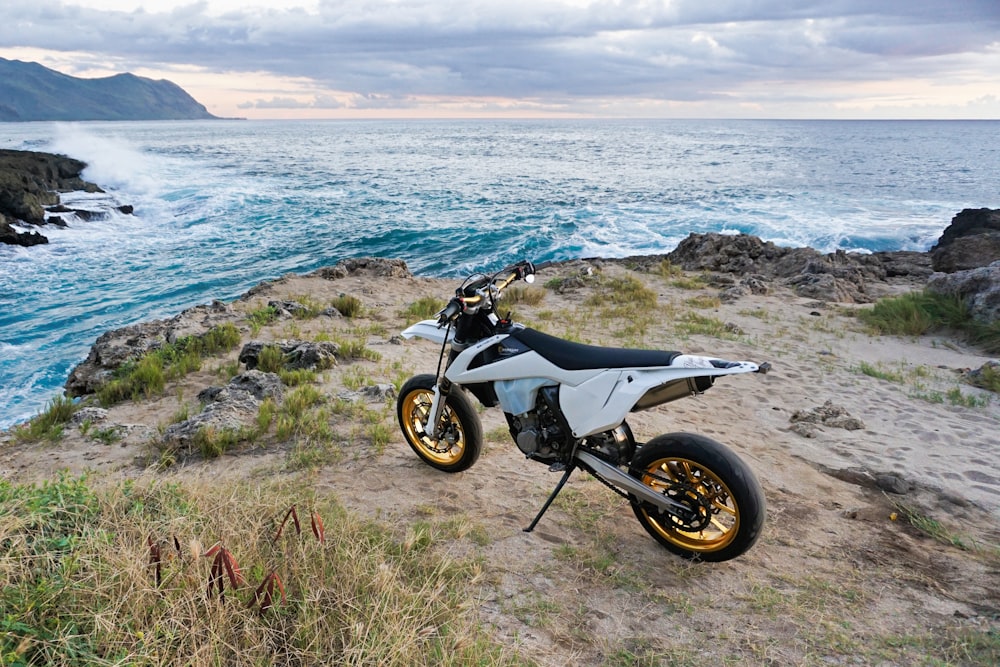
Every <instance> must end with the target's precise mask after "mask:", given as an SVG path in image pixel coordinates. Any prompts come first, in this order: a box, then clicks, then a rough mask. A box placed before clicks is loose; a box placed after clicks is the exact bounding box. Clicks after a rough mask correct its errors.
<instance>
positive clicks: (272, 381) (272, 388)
mask: <svg viewBox="0 0 1000 667" xmlns="http://www.w3.org/2000/svg"><path fill="white" fill-rule="evenodd" d="M224 391H229V392H233V391H244V392H246V393H248V394H250V395H251V396H253V397H254V398H255V399H257V400H258V401H263V400H264V399H265V398H273V399H275V400H276V401H279V402H280V401H281V397H282V395H283V394H284V391H285V385H283V384H282V383H281V378H280V377H278V375H277V374H276V373H265V372H263V371H259V370H256V369H254V370H249V371H246V372H244V373H240V374H239V375H237V376H236V377H234V378H233V379H232V380H230V381H229V384H227V385H226V386H225V387H208V388H207V389H203V390H202V391H200V392H199V393H198V401H199V402H201V403H211V402H213V401H216V400H218V399H219V396H220V395H221V394H222V393H223V392H224Z"/></svg>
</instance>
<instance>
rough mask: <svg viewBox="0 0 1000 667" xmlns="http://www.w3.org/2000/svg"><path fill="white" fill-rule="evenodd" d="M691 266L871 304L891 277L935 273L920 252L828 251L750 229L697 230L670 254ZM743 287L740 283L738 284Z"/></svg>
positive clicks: (756, 286)
mask: <svg viewBox="0 0 1000 667" xmlns="http://www.w3.org/2000/svg"><path fill="white" fill-rule="evenodd" d="M660 257H661V258H665V259H667V260H669V261H670V262H671V263H672V264H674V265H677V266H680V267H681V268H683V269H685V270H687V271H715V272H721V273H729V274H733V275H735V276H740V278H739V280H740V283H741V284H742V283H744V282H746V281H747V280H748V279H752V281H751V284H747V285H745V287H746V290H738V291H747V292H756V293H760V291H761V289H762V288H761V284H762V283H763V282H766V281H776V282H778V283H780V284H782V285H786V286H789V287H791V288H793V289H794V290H795V291H796V293H798V294H799V295H801V296H805V297H809V298H813V299H821V300H823V301H839V302H844V303H870V302H872V301H875V300H876V299H878V298H879V297H881V296H883V295H884V292H885V290H884V285H885V283H886V281H887V280H889V279H900V280H908V281H911V282H919V281H922V280H924V279H926V278H927V277H929V276H930V275H931V273H932V271H931V267H930V258H929V257H928V256H927V254H926V253H920V252H905V251H899V252H876V253H871V254H861V253H847V252H844V251H842V250H838V251H837V252H834V253H830V254H826V255H824V254H822V253H820V252H819V251H817V250H814V249H812V248H785V247H781V246H777V245H775V244H774V243H771V242H770V241H762V240H761V239H759V238H758V237H756V236H750V235H748V234H739V235H735V236H734V235H728V234H719V233H715V232H710V233H707V234H691V235H689V236H688V237H687V238H686V239H684V240H683V241H681V243H680V244H679V245H678V246H677V248H676V249H675V250H674V251H673V252H670V253H668V254H666V255H665V256H660ZM736 287H738V288H739V287H740V285H736Z"/></svg>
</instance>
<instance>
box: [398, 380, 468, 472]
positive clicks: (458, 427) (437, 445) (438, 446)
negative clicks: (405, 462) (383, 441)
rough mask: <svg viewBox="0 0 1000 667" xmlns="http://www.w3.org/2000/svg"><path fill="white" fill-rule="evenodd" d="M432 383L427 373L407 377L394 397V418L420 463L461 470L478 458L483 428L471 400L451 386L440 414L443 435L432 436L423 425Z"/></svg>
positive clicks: (431, 393)
mask: <svg viewBox="0 0 1000 667" xmlns="http://www.w3.org/2000/svg"><path fill="white" fill-rule="evenodd" d="M435 384H436V378H435V377H434V376H433V375H430V374H424V375H416V376H414V377H412V378H410V379H409V380H407V381H406V384H404V385H403V388H402V389H400V390H399V398H398V399H396V417H397V418H398V419H399V427H400V429H402V431H403V437H404V438H405V439H406V442H407V444H409V445H410V447H411V448H412V449H413V451H414V452H416V454H417V456H419V457H420V458H421V459H423V461H424V463H426V464H427V465H429V466H432V467H434V468H437V469H438V470H443V471H444V472H461V471H462V470H467V469H468V468H469V467H471V466H472V464H473V463H475V462H476V460H477V459H478V458H479V454H480V452H481V451H482V449H483V427H482V424H481V423H480V422H479V416H478V415H477V414H476V410H475V408H474V407H473V405H472V402H471V401H469V399H468V398H467V397H466V396H465V394H464V393H463V392H462V390H461V389H460V388H458V387H457V386H455V385H453V386H452V388H451V391H450V392H449V393H448V395H447V396H446V397H445V404H444V410H443V411H442V413H441V424H442V425H443V426H444V435H443V436H442V437H441V438H440V439H435V438H434V437H433V433H432V432H428V427H427V420H428V418H429V417H430V410H431V402H432V401H433V400H434V385H435Z"/></svg>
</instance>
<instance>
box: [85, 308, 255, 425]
mask: <svg viewBox="0 0 1000 667" xmlns="http://www.w3.org/2000/svg"><path fill="white" fill-rule="evenodd" d="M239 343H240V333H239V331H238V330H237V329H236V326H235V325H234V324H232V323H231V322H227V323H226V324H221V325H219V326H216V327H213V328H212V329H209V330H208V331H207V332H206V333H205V334H203V335H201V336H185V337H184V338H181V339H180V340H178V341H176V342H174V343H167V344H164V345H162V346H161V347H159V348H156V349H154V350H150V351H149V352H146V353H145V354H144V355H142V356H141V357H139V358H138V359H134V360H131V361H127V362H125V363H124V364H122V365H121V366H120V367H118V369H117V370H116V371H115V373H114V377H113V378H112V379H111V380H109V381H108V382H106V383H104V384H103V385H102V386H101V387H100V388H98V390H97V398H98V401H99V402H100V403H101V405H103V406H105V407H107V406H110V405H114V404H115V403H120V402H121V401H125V400H138V399H140V398H149V397H152V396H156V395H159V394H162V393H163V390H164V387H165V386H166V383H167V382H168V381H170V380H175V379H177V378H180V377H183V376H184V375H187V374H188V373H191V372H194V371H196V370H199V369H200V368H201V362H202V360H203V359H204V358H205V357H207V356H210V355H214V354H218V353H219V352H225V351H228V350H231V349H233V348H234V347H236V346H237V345H239Z"/></svg>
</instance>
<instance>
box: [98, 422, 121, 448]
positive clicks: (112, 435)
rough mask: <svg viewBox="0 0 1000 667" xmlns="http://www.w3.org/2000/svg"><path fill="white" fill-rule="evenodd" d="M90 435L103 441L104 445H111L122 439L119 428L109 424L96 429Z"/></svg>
mask: <svg viewBox="0 0 1000 667" xmlns="http://www.w3.org/2000/svg"><path fill="white" fill-rule="evenodd" d="M91 436H92V437H93V438H94V440H97V441H99V442H103V443H104V444H105V445H113V444H114V443H116V442H119V441H120V440H121V439H122V432H121V429H119V428H115V427H114V426H109V427H108V428H99V429H96V430H95V431H94V432H93V433H92V434H91Z"/></svg>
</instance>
